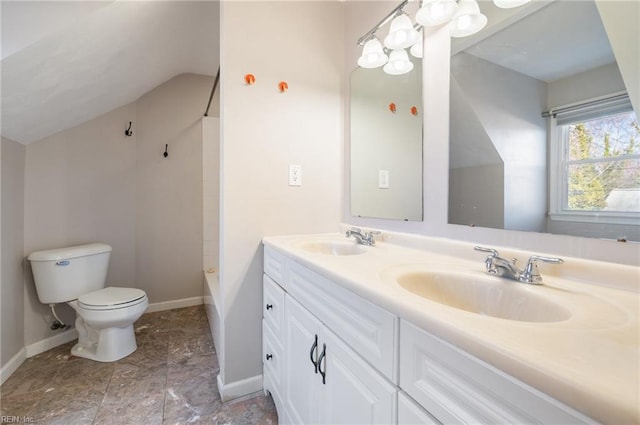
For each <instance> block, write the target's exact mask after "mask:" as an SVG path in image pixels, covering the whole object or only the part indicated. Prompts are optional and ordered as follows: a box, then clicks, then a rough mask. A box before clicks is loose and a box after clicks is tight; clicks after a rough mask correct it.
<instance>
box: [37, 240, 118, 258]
mask: <svg viewBox="0 0 640 425" xmlns="http://www.w3.org/2000/svg"><path fill="white" fill-rule="evenodd" d="M105 252H111V247H110V246H109V245H107V244H104V243H90V244H86V245H75V246H68V247H64V248H55V249H46V250H43V251H36V252H32V253H31V254H30V255H29V257H27V258H28V259H29V261H58V260H68V259H71V258H78V257H86V256H88V255H96V254H103V253H105Z"/></svg>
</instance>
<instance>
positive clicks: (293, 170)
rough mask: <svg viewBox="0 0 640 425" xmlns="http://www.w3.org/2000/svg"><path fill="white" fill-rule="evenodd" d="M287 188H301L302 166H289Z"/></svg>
mask: <svg viewBox="0 0 640 425" xmlns="http://www.w3.org/2000/svg"><path fill="white" fill-rule="evenodd" d="M289 186H302V165H296V164H289Z"/></svg>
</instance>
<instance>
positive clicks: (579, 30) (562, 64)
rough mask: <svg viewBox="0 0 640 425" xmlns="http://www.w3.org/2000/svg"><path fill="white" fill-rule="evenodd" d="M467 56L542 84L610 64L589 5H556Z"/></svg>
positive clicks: (597, 20) (491, 38)
mask: <svg viewBox="0 0 640 425" xmlns="http://www.w3.org/2000/svg"><path fill="white" fill-rule="evenodd" d="M467 52H468V53H471V54H472V55H474V56H477V57H479V58H482V59H485V60H487V61H490V62H493V63H495V64H497V65H500V66H503V67H505V68H509V69H511V70H514V71H517V72H520V73H522V74H525V75H528V76H530V77H533V78H536V79H538V80H541V81H545V82H552V81H555V80H558V79H560V78H564V77H568V76H570V75H574V74H577V73H579V72H583V71H587V70H589V69H593V68H596V67H598V66H602V65H606V64H609V63H612V62H614V61H615V57H614V55H613V51H612V50H611V46H610V44H609V39H608V38H607V33H606V31H605V29H604V27H603V25H602V21H601V20H600V15H599V13H598V10H597V8H596V5H595V3H594V2H593V1H555V2H553V3H551V4H549V5H547V6H545V7H543V8H542V9H540V10H538V11H536V12H534V13H532V14H531V15H529V16H527V17H525V18H523V19H521V20H519V21H517V22H516V23H515V24H513V25H511V26H509V27H507V28H504V29H503V30H501V31H499V32H497V33H495V34H493V35H491V36H489V37H487V38H486V39H484V40H482V41H481V42H479V43H478V44H475V45H474V46H472V47H470V48H469V49H467Z"/></svg>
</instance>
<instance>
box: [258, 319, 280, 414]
mask: <svg viewBox="0 0 640 425" xmlns="http://www.w3.org/2000/svg"><path fill="white" fill-rule="evenodd" d="M262 365H263V376H264V389H265V390H267V391H269V392H270V393H271V396H272V397H273V400H274V402H275V404H276V406H277V407H278V408H280V409H279V410H278V413H280V412H282V408H281V406H282V402H283V395H284V393H283V390H284V369H283V368H284V350H283V348H282V345H281V344H280V342H279V341H278V338H276V336H275V335H274V333H273V330H271V326H269V325H268V324H267V322H266V320H263V321H262Z"/></svg>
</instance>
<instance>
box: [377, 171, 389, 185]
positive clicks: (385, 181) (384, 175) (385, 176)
mask: <svg viewBox="0 0 640 425" xmlns="http://www.w3.org/2000/svg"><path fill="white" fill-rule="evenodd" d="M378 189H389V170H378Z"/></svg>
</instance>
